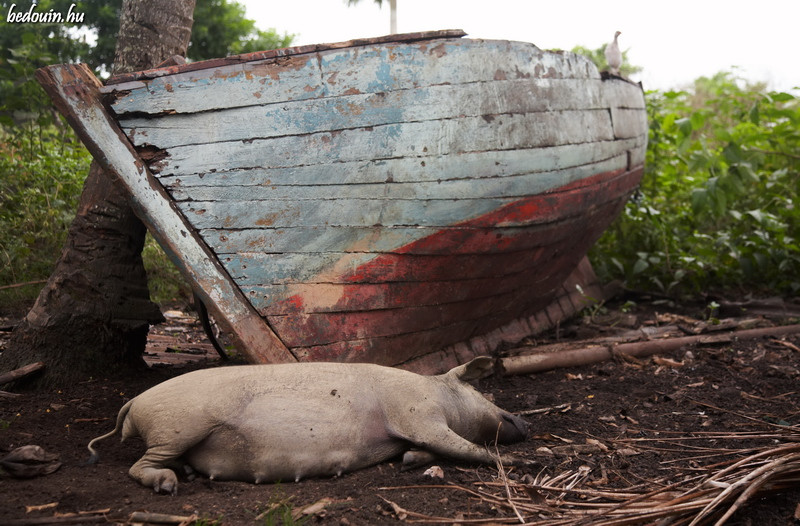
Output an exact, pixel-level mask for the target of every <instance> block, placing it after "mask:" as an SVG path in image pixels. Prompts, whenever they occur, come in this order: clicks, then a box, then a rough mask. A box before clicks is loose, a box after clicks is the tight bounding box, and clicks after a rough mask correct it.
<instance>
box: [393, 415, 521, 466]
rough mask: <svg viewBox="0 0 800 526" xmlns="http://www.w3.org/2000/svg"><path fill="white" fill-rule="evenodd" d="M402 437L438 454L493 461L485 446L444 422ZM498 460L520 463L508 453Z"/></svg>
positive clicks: (478, 460) (485, 461)
mask: <svg viewBox="0 0 800 526" xmlns="http://www.w3.org/2000/svg"><path fill="white" fill-rule="evenodd" d="M404 439H405V440H408V441H409V442H411V443H412V444H414V445H415V446H416V447H418V448H420V449H423V450H425V451H428V452H430V453H434V454H436V455H439V456H443V457H449V458H455V459H459V460H467V461H470V462H480V463H483V464H494V463H495V456H494V455H492V454H491V453H489V451H488V450H487V449H486V448H485V447H482V446H479V445H477V444H473V443H472V442H470V441H469V440H467V439H465V438H462V437H461V436H460V435H458V434H457V433H456V432H454V431H453V430H452V429H450V428H449V427H447V425H446V424H444V423H439V424H434V425H432V426H430V427H428V428H427V429H425V430H424V431H423V432H419V431H417V432H414V433H410V434H408V435H406V436H405V437H404ZM500 460H501V461H502V462H503V464H508V465H512V464H520V463H521V461H520V460H519V459H517V458H514V457H511V456H508V455H503V456H501V457H500Z"/></svg>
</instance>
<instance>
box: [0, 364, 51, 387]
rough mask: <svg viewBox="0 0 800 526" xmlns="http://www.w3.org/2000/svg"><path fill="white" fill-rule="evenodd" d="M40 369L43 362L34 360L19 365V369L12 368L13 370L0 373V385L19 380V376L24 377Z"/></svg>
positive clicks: (42, 367)
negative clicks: (21, 365) (34, 361)
mask: <svg viewBox="0 0 800 526" xmlns="http://www.w3.org/2000/svg"><path fill="white" fill-rule="evenodd" d="M42 369H44V362H36V363H31V364H28V365H26V366H24V367H20V368H19V369H14V370H13V371H8V372H5V373H3V374H0V385H3V384H7V383H9V382H13V381H14V380H19V379H20V378H24V377H26V376H28V375H31V374H33V373H35V372H36V371H41V370H42Z"/></svg>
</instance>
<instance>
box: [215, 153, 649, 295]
mask: <svg viewBox="0 0 800 526" xmlns="http://www.w3.org/2000/svg"><path fill="white" fill-rule="evenodd" d="M601 175H605V174H601ZM640 178H641V170H640V169H639V170H634V171H631V172H627V173H624V174H621V175H619V176H612V177H609V180H607V181H603V182H601V183H599V184H597V185H594V186H583V187H579V188H576V189H572V190H568V191H564V192H561V193H553V194H546V195H542V196H535V197H531V198H527V199H522V200H518V201H515V202H512V203H511V204H509V205H508V206H505V207H501V208H497V209H492V211H491V213H487V214H485V215H483V216H480V217H476V218H474V219H471V220H470V221H469V222H466V224H465V225H463V226H471V227H473V228H476V229H477V228H480V227H488V228H494V227H495V226H501V227H502V226H512V225H520V226H522V225H530V224H544V223H552V222H554V221H557V220H563V219H564V218H568V217H574V216H577V215H582V214H590V213H591V212H592V210H593V209H597V208H598V207H600V206H601V205H602V204H603V203H605V202H607V201H609V200H616V199H620V196H623V197H622V198H623V199H624V196H626V195H627V194H628V192H630V191H631V190H632V188H633V187H634V186H635V184H636V183H637V182H638V181H639V179H640ZM598 179H599V177H598ZM600 180H602V179H600ZM606 224H607V223H606ZM452 233H453V232H452V230H443V231H442V232H441V233H440V234H437V235H435V236H430V237H429V238H423V239H419V240H416V241H413V242H412V243H410V244H409V245H406V246H404V247H403V248H402V249H398V250H396V251H395V252H394V253H384V254H374V253H369V252H358V251H353V252H349V253H336V252H332V251H330V250H328V251H326V252H321V253H305V254H304V253H284V254H268V253H263V252H242V253H239V254H231V255H228V256H225V257H223V258H222V261H223V264H224V265H225V267H226V269H227V270H228V272H229V273H230V275H231V276H232V277H233V278H234V279H235V280H236V281H237V283H239V285H240V286H242V287H247V286H251V285H265V284H287V283H302V282H308V281H312V280H313V281H314V282H322V283H353V282H385V281H431V280H434V281H435V280H439V279H441V276H442V275H447V273H448V272H452V269H461V268H473V269H482V270H480V272H488V273H489V274H486V275H487V276H491V275H495V274H492V273H493V272H495V273H496V272H498V269H513V268H515V267H514V265H515V262H514V261H509V259H511V260H513V259H514V257H520V256H522V255H523V254H524V252H516V253H515V252H511V253H510V254H511V257H509V253H500V254H486V255H483V256H476V255H473V254H458V253H456V252H455V251H446V250H445V251H443V254H444V255H445V257H444V258H440V259H438V260H436V259H434V258H431V257H430V256H424V255H415V254H412V253H411V252H413V251H414V250H412V249H409V248H408V247H409V246H413V245H415V244H428V245H429V246H436V245H441V246H447V245H450V246H452V244H451V243H449V242H448V241H447V239H446V236H450V235H452ZM375 234H376V235H380V231H379V230H377V229H376V231H375ZM459 234H460V233H459ZM477 235H480V234H477ZM353 243H354V247H356V249H357V248H359V245H358V243H359V240H353ZM515 254H516V256H515ZM447 258H450V260H448V259H447ZM295 269H302V270H300V271H298V270H295ZM512 272H513V270H512ZM481 276H482V274H474V275H472V277H481Z"/></svg>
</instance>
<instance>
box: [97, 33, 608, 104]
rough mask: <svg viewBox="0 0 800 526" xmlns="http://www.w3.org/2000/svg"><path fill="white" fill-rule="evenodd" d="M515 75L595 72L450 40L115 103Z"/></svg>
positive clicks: (266, 70) (192, 84)
mask: <svg viewBox="0 0 800 526" xmlns="http://www.w3.org/2000/svg"><path fill="white" fill-rule="evenodd" d="M516 78H578V79H599V78H600V76H599V74H598V72H597V69H596V68H595V67H594V65H593V64H592V63H591V62H590V61H589V60H588V59H586V58H585V57H581V56H577V55H574V54H570V53H565V54H560V53H559V54H556V53H550V52H544V51H541V50H540V49H538V48H537V47H536V46H534V45H533V44H526V43H521V42H507V41H481V40H468V39H455V40H443V41H438V42H430V43H426V42H419V43H411V44H403V43H400V44H390V45H376V46H365V47H360V48H346V49H339V50H328V51H323V52H321V53H316V54H309V55H298V56H291V57H278V58H274V59H267V60H262V61H254V62H248V63H244V64H236V65H233V66H224V67H220V68H208V69H203V70H200V71H193V72H189V73H178V74H176V75H170V76H166V77H161V78H155V79H152V80H149V81H147V82H146V87H141V88H133V89H126V90H124V91H121V92H119V93H118V94H117V97H118V98H117V100H116V101H114V102H113V103H112V108H113V110H114V111H115V112H116V113H117V114H124V113H131V112H132V113H139V112H142V113H153V114H159V113H164V112H170V113H171V112H175V113H194V112H202V111H209V110H214V109H219V108H236V107H245V106H252V105H254V104H265V103H273V102H282V101H288V100H306V99H314V98H319V97H331V96H340V95H347V94H352V93H380V92H389V91H395V90H399V89H405V88H408V87H409V86H415V87H416V86H431V85H437V84H462V83H465V82H491V81H496V80H507V79H516ZM129 88H130V86H129ZM108 91H113V86H111V90H108Z"/></svg>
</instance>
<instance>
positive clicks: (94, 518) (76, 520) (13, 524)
mask: <svg viewBox="0 0 800 526" xmlns="http://www.w3.org/2000/svg"><path fill="white" fill-rule="evenodd" d="M93 522H108V518H107V517H106V514H105V513H103V514H97V515H89V514H80V515H79V514H76V515H61V516H55V517H30V518H25V519H9V520H7V521H5V522H3V524H4V525H5V526H39V525H40V524H41V525H50V524H87V523H93Z"/></svg>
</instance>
